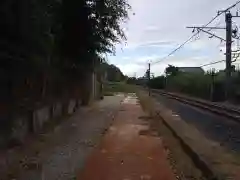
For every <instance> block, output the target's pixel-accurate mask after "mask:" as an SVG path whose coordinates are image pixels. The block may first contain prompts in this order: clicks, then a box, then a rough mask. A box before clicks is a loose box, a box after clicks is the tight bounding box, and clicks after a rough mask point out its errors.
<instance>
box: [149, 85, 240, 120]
mask: <svg viewBox="0 0 240 180" xmlns="http://www.w3.org/2000/svg"><path fill="white" fill-rule="evenodd" d="M152 93H153V95H163V96H166V97H168V98H171V99H175V100H177V101H180V102H182V103H185V104H189V105H192V106H196V107H199V108H201V109H204V110H207V111H209V112H212V113H215V114H218V115H221V116H225V117H227V118H230V119H232V120H234V121H236V122H238V123H240V109H236V108H231V107H227V106H222V105H219V104H215V103H211V102H207V101H204V100H198V99H195V98H191V97H186V96H181V95H176V94H174V93H168V92H165V91H162V90H155V89H154V90H152Z"/></svg>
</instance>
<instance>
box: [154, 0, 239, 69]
mask: <svg viewBox="0 0 240 180" xmlns="http://www.w3.org/2000/svg"><path fill="white" fill-rule="evenodd" d="M239 3H240V1H237V2H236V3H235V4H233V5H232V6H230V7H228V8H227V9H225V10H223V11H218V14H217V15H216V16H215V17H213V18H212V19H211V20H210V21H209V22H208V23H207V24H205V25H204V26H203V27H207V26H208V25H209V24H211V23H212V22H213V21H214V20H215V19H217V18H218V17H219V16H220V15H222V14H223V13H225V12H227V11H229V10H230V9H232V8H234V7H235V6H236V5H237V4H239ZM199 33H200V31H199V32H196V33H195V34H193V35H192V36H191V37H190V38H188V39H187V40H186V41H184V42H183V43H182V44H181V45H180V46H178V47H177V48H176V49H174V50H173V51H171V52H170V53H169V54H168V55H167V56H165V57H164V58H162V59H160V60H158V61H156V62H153V63H151V64H152V65H154V64H157V63H159V62H161V61H163V60H165V59H166V58H168V57H169V56H171V55H172V54H174V53H175V52H177V51H178V50H180V49H181V48H182V47H183V46H185V44H187V43H188V42H189V41H191V40H192V38H194V37H195V36H196V35H198V34H199Z"/></svg>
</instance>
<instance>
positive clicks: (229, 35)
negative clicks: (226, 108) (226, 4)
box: [225, 12, 232, 99]
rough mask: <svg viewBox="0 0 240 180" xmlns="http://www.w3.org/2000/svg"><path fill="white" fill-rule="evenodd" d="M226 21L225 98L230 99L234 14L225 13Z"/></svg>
mask: <svg viewBox="0 0 240 180" xmlns="http://www.w3.org/2000/svg"><path fill="white" fill-rule="evenodd" d="M225 21H226V70H225V71H226V84H225V86H226V87H225V89H226V92H225V98H226V99H228V98H229V96H230V94H231V93H230V90H231V73H232V72H231V71H232V14H231V13H230V12H227V13H226V14H225Z"/></svg>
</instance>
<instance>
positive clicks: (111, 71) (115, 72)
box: [102, 63, 125, 82]
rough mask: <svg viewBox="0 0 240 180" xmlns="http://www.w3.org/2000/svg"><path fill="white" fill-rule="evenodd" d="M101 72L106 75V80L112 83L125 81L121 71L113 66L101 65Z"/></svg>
mask: <svg viewBox="0 0 240 180" xmlns="http://www.w3.org/2000/svg"><path fill="white" fill-rule="evenodd" d="M102 68H103V71H104V72H105V73H106V80H107V81H113V82H120V81H125V76H124V75H123V73H122V71H121V70H120V69H119V68H118V67H116V66H115V65H113V64H110V65H109V64H108V63H102Z"/></svg>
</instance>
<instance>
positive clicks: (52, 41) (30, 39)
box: [0, 0, 130, 134]
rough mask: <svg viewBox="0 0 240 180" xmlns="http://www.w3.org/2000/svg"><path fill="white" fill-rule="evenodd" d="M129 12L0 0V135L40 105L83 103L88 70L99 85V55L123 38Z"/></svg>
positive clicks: (84, 3)
mask: <svg viewBox="0 0 240 180" xmlns="http://www.w3.org/2000/svg"><path fill="white" fill-rule="evenodd" d="M129 9H130V6H129V5H128V3H127V2H126V0H101V1H98V0H73V1H69V0H62V1H58V0H45V1H35V0H22V1H16V0H3V1H1V2H0V26H1V30H0V47H1V49H0V58H1V62H0V63H1V66H0V80H1V81H0V83H1V88H0V89H1V91H0V120H1V121H0V123H1V124H0V127H1V129H0V131H1V132H4V134H8V133H10V131H11V126H12V121H13V119H14V118H15V116H18V115H19V113H20V114H22V113H28V112H29V111H31V110H32V109H34V108H35V107H36V106H41V104H48V103H52V102H55V101H56V100H58V101H59V100H61V101H65V100H67V99H70V98H77V99H81V100H82V103H83V104H87V102H88V101H89V99H90V96H91V95H90V92H91V90H90V89H91V88H92V87H91V86H92V83H91V78H92V73H93V72H94V73H95V74H97V76H98V78H97V80H98V82H99V83H101V72H102V71H101V69H100V64H101V63H102V62H104V61H105V60H104V58H102V57H103V56H102V54H105V53H114V50H115V49H114V45H115V43H118V42H120V40H124V39H125V36H124V33H123V30H122V29H121V27H120V23H121V22H124V21H125V20H127V18H128V10H129Z"/></svg>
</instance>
